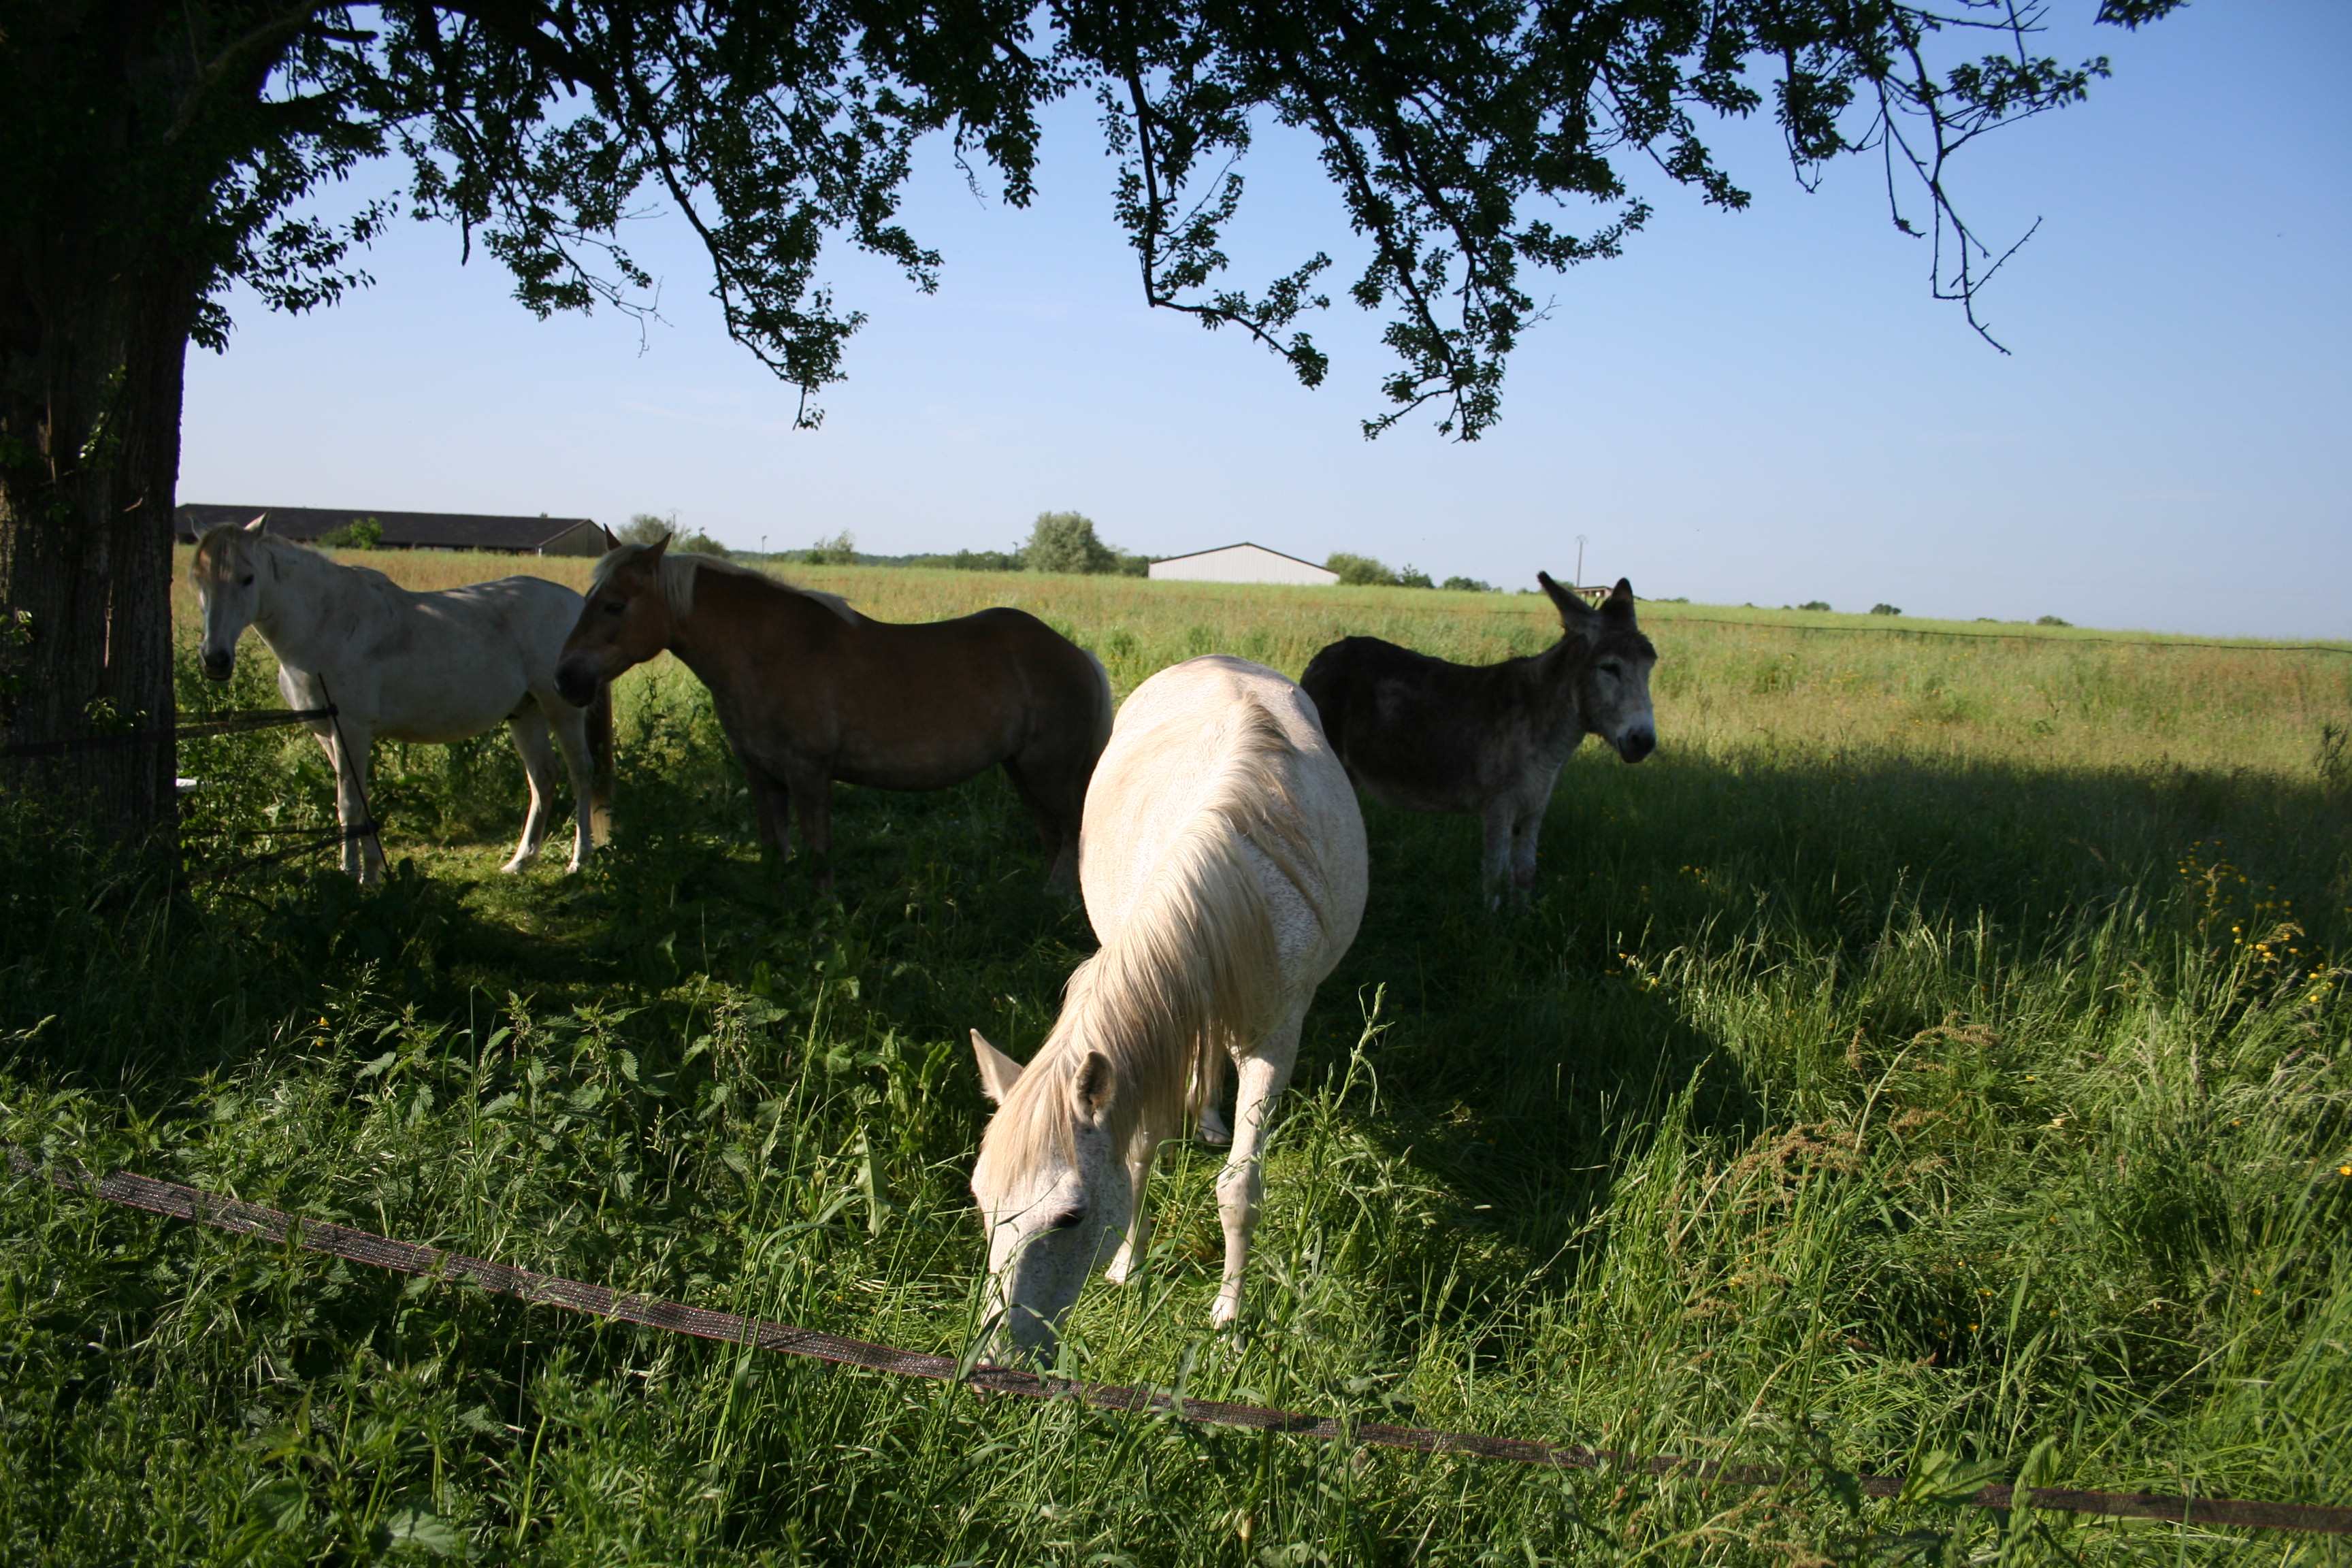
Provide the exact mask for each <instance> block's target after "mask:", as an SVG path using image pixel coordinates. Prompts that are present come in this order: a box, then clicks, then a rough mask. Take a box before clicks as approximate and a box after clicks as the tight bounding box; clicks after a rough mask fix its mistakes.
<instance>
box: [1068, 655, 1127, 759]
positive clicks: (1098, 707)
mask: <svg viewBox="0 0 2352 1568" xmlns="http://www.w3.org/2000/svg"><path fill="white" fill-rule="evenodd" d="M1078 651H1079V652H1080V653H1083V654H1085V655H1086V656H1087V663H1088V664H1091V665H1093V666H1094V667H1095V730H1094V747H1093V751H1092V752H1091V753H1090V754H1091V755H1094V756H1097V757H1099V756H1101V755H1102V753H1103V748H1104V747H1105V746H1108V745H1109V744H1110V725H1111V720H1112V719H1113V718H1115V717H1116V716H1117V715H1118V704H1116V703H1114V702H1113V701H1112V700H1110V671H1109V670H1108V669H1105V668H1103V661H1102V660H1101V659H1099V658H1096V657H1095V655H1094V650H1093V649H1091V648H1080V649H1079V650H1078Z"/></svg>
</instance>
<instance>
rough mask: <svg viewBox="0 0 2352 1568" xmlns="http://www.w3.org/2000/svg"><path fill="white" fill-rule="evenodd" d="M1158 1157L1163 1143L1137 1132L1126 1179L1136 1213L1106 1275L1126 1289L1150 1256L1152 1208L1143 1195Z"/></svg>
mask: <svg viewBox="0 0 2352 1568" xmlns="http://www.w3.org/2000/svg"><path fill="white" fill-rule="evenodd" d="M1159 1157H1160V1140H1159V1139H1157V1138H1154V1137H1152V1136H1151V1135H1150V1133H1148V1132H1138V1133H1137V1134H1136V1135H1135V1141H1134V1142H1133V1143H1132V1144H1130V1145H1129V1148H1128V1151H1127V1177H1128V1184H1129V1188H1130V1190H1132V1191H1133V1192H1134V1194H1135V1212H1134V1213H1132V1214H1130V1215H1129V1216H1128V1220H1127V1236H1126V1238H1125V1239H1123V1240H1122V1241H1120V1243H1119V1244H1118V1256H1117V1257H1115V1258H1112V1259H1111V1260H1110V1267H1109V1268H1107V1269H1105V1270H1104V1271H1103V1273H1104V1278H1106V1279H1108V1280H1109V1281H1110V1282H1111V1283H1112V1284H1114V1285H1124V1284H1126V1283H1127V1282H1128V1281H1129V1280H1130V1279H1134V1278H1135V1277H1136V1276H1137V1275H1138V1274H1140V1273H1142V1272H1143V1261H1144V1259H1145V1258H1149V1257H1150V1255H1151V1205H1149V1204H1147V1203H1145V1202H1144V1201H1143V1193H1144V1189H1145V1188H1146V1187H1148V1186H1150V1184H1151V1165H1152V1162H1153V1161H1155V1160H1157V1159H1158V1158H1159Z"/></svg>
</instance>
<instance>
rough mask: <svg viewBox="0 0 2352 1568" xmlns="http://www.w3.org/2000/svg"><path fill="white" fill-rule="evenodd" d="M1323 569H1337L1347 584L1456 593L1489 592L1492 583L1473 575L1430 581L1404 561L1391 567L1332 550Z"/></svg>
mask: <svg viewBox="0 0 2352 1568" xmlns="http://www.w3.org/2000/svg"><path fill="white" fill-rule="evenodd" d="M1323 570H1325V571H1326V572H1337V573H1338V574H1339V581H1340V583H1341V584H1343V585H1345V586H1347V587H1350V588H1451V589H1454V591H1455V592H1457V593H1468V594H1491V593H1493V592H1494V591H1495V584H1492V583H1485V582H1481V581H1480V580H1479V579H1477V578H1475V577H1448V578H1447V579H1446V580H1445V581H1444V582H1443V583H1433V582H1431V581H1430V580H1429V574H1428V573H1426V572H1423V571H1422V570H1421V569H1419V568H1418V567H1416V566H1413V565H1412V564H1410V563H1407V564H1405V565H1402V566H1394V567H1391V566H1390V565H1388V564H1387V563H1384V562H1380V561H1375V560H1373V559H1372V558H1371V557H1370V556H1369V555H1350V554H1349V553H1348V552H1346V551H1344V550H1335V551H1333V552H1331V554H1330V555H1329V556H1328V558H1327V559H1326V560H1325V561H1324V563H1323Z"/></svg>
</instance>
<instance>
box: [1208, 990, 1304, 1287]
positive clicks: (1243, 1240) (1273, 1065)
mask: <svg viewBox="0 0 2352 1568" xmlns="http://www.w3.org/2000/svg"><path fill="white" fill-rule="evenodd" d="M1306 1021H1307V1007H1306V1004H1305V1003H1303V1002H1302V1003H1301V1004H1300V1005H1299V1006H1298V1008H1297V1011H1296V1012H1294V1013H1292V1014H1291V1015H1290V1016H1289V1017H1287V1018H1286V1019H1284V1020H1283V1021H1282V1023H1281V1024H1279V1025H1278V1026H1276V1028H1275V1030H1274V1032H1273V1033H1272V1034H1270V1035H1268V1036H1267V1037H1265V1040H1264V1041H1263V1042H1262V1043H1261V1044H1260V1045H1259V1046H1258V1047H1257V1048H1256V1049H1255V1050H1253V1051H1252V1052H1250V1054H1249V1055H1247V1056H1245V1057H1244V1058H1241V1059H1240V1060H1239V1061H1238V1062H1237V1063H1236V1064H1235V1066H1236V1067H1237V1068H1238V1069H1239V1076H1240V1079H1241V1089H1240V1092H1239V1094H1238V1095H1237V1097H1236V1099H1235V1103H1234V1147H1233V1152H1231V1153H1229V1154H1227V1155H1226V1156H1225V1168H1224V1169H1223V1171H1222V1172H1220V1173H1218V1175H1217V1215H1218V1217H1219V1218H1221V1219H1223V1221H1224V1224H1225V1279H1224V1284H1223V1286H1221V1287H1220V1288H1219V1289H1218V1290H1217V1300H1216V1304H1215V1305H1214V1306H1213V1307H1211V1308H1210V1309H1209V1321H1211V1322H1213V1323H1214V1324H1216V1325H1217V1326H1218V1327H1219V1328H1221V1329H1222V1328H1226V1327H1229V1326H1230V1325H1232V1324H1233V1323H1234V1321H1237V1320H1238V1319H1239V1318H1240V1317H1241V1315H1242V1271H1243V1269H1244V1268H1246V1267H1247V1265H1248V1263H1249V1249H1250V1237H1251V1235H1252V1234H1253V1233H1254V1232H1255V1231H1256V1229H1257V1216H1258V1209H1259V1206H1260V1205H1262V1204H1263V1203H1264V1202H1265V1176H1264V1175H1263V1174H1262V1173H1260V1171H1259V1169H1258V1165H1259V1161H1260V1160H1261V1158H1262V1157H1263V1156H1264V1154H1265V1139H1266V1133H1267V1132H1268V1131H1269V1130H1270V1124H1271V1122H1272V1121H1273V1120H1274V1102H1275V1101H1276V1100H1278V1099H1280V1098H1281V1096H1282V1091H1283V1089H1285V1088H1286V1087H1288V1085H1289V1083H1290V1069H1291V1068H1292V1066H1293V1065H1294V1064H1295V1063H1296V1062H1297V1060H1298V1029H1299V1026H1300V1025H1302V1024H1304V1023H1305V1022H1306Z"/></svg>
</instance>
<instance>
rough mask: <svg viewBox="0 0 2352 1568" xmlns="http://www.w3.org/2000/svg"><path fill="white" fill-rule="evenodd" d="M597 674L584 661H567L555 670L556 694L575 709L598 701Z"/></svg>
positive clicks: (574, 659)
mask: <svg viewBox="0 0 2352 1568" xmlns="http://www.w3.org/2000/svg"><path fill="white" fill-rule="evenodd" d="M596 687H597V680H596V672H595V671H594V670H593V669H591V668H588V665H587V661H586V660H584V659H576V658H572V659H566V660H564V661H563V662H562V664H560V665H558V666H556V668H555V694H556V695H557V696H558V697H561V698H562V699H563V700H565V701H566V702H569V703H571V704H572V706H573V707H574V708H585V707H587V706H588V704H590V703H591V702H593V701H595V700H596Z"/></svg>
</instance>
